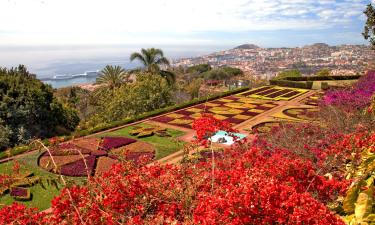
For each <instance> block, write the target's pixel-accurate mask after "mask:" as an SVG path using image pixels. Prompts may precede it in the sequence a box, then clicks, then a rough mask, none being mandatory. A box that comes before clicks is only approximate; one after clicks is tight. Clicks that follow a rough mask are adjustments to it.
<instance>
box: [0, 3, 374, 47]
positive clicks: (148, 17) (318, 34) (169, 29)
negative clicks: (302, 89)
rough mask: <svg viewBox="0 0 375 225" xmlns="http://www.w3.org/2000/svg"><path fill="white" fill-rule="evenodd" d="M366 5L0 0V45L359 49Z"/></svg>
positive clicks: (362, 41) (361, 41)
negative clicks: (340, 46) (338, 46)
mask: <svg viewBox="0 0 375 225" xmlns="http://www.w3.org/2000/svg"><path fill="white" fill-rule="evenodd" d="M370 2H371V1H370V0H136V1H129V0H63V1H62V0H0V8H1V9H2V13H1V14H0V45H2V46H48V45H62V46H64V45H119V44H121V45H123V44H125V45H150V46H151V45H155V46H158V45H176V46H200V45H201V46H209V45H212V46H220V45H222V46H236V45H239V44H242V43H255V44H258V45H260V46H264V47H280V46H301V45H305V44H309V43H315V42H325V43H328V44H332V45H334V44H364V43H366V42H365V41H364V40H363V38H362V36H361V32H362V29H363V25H364V22H365V18H364V16H363V10H364V9H365V7H366V5H367V4H369V3H370Z"/></svg>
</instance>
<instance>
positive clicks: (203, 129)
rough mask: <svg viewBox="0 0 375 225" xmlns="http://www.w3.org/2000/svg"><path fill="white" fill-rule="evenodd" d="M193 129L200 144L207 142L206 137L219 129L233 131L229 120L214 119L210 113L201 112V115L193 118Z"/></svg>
mask: <svg viewBox="0 0 375 225" xmlns="http://www.w3.org/2000/svg"><path fill="white" fill-rule="evenodd" d="M193 129H194V130H195V131H196V136H197V141H198V143H200V144H202V145H205V146H206V145H207V144H208V139H209V138H210V137H211V136H213V135H214V134H215V133H216V132H218V131H219V130H224V131H227V132H234V131H235V130H234V129H233V128H232V125H231V124H230V123H229V122H226V121H222V120H219V119H216V118H215V117H214V116H213V115H212V114H208V113H206V114H202V117H200V118H198V119H196V120H194V122H193Z"/></svg>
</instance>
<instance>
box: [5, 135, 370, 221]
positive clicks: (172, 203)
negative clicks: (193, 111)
mask: <svg viewBox="0 0 375 225" xmlns="http://www.w3.org/2000/svg"><path fill="white" fill-rule="evenodd" d="M374 140H375V134H374V133H372V134H368V133H363V132H356V133H353V134H352V135H347V136H344V137H343V139H341V140H340V141H338V142H336V143H334V144H333V145H330V146H328V147H326V148H322V149H321V152H323V151H324V152H325V156H324V157H322V158H321V159H319V160H318V161H316V160H310V159H307V158H304V157H301V156H300V155H299V154H296V153H294V152H293V151H289V150H287V149H278V148H272V149H271V148H269V149H264V148H259V147H252V146H251V145H250V144H248V145H243V146H240V145H238V146H235V147H233V148H231V149H226V150H225V151H224V153H223V157H222V158H217V159H216V168H215V174H214V176H215V179H214V185H213V186H211V182H212V180H211V176H212V173H211V163H210V162H205V161H203V162H198V163H190V162H187V163H186V164H182V165H181V166H172V165H167V166H160V165H153V166H147V165H145V164H141V165H137V164H133V163H130V162H123V163H121V164H118V165H114V166H113V167H112V169H111V170H110V171H109V172H107V173H105V174H104V175H103V176H101V177H98V178H91V180H90V181H89V182H88V185H87V186H85V187H80V186H74V187H71V188H68V189H64V190H63V191H62V193H61V195H60V196H58V197H57V198H55V199H54V200H53V202H52V213H51V214H49V215H45V216H43V220H44V222H43V223H44V224H63V223H70V224H82V223H85V224H119V223H120V224H163V223H166V224H169V223H175V224H273V223H280V224H344V223H343V222H342V221H341V219H340V218H339V217H338V216H336V215H335V214H334V213H333V212H331V211H330V210H329V209H328V208H327V207H326V204H327V203H330V202H333V201H336V200H337V197H338V196H339V195H343V194H345V192H346V190H347V187H348V185H349V181H348V180H345V179H342V174H341V175H340V174H333V176H331V177H327V176H323V175H320V171H319V169H320V168H319V165H320V164H321V163H323V162H324V161H325V160H330V159H331V158H334V157H335V156H336V155H340V157H339V158H340V159H341V158H342V160H344V159H345V157H349V156H348V155H347V153H348V152H350V151H351V152H357V151H359V150H360V149H365V148H366V149H367V148H371V147H372V146H373V145H374ZM341 153H343V154H341ZM326 162H327V161H326ZM212 187H213V188H212ZM12 207H13V208H14V207H15V206H8V207H4V208H3V209H1V210H0V218H2V217H7V221H8V222H9V221H12V218H13V219H18V218H19V217H20V215H18V214H17V215H14V214H11V217H8V215H7V213H8V212H9V211H11V210H13V209H12ZM17 207H19V206H17ZM15 210H17V209H15ZM22 213H23V215H24V216H25V214H26V215H27V214H28V215H29V216H31V217H32V216H36V215H38V214H35V212H34V211H27V210H24V211H22ZM25 217H26V216H25ZM2 219H3V220H5V218H2ZM82 221H83V222H82ZM24 224H33V221H26V222H25V223H24Z"/></svg>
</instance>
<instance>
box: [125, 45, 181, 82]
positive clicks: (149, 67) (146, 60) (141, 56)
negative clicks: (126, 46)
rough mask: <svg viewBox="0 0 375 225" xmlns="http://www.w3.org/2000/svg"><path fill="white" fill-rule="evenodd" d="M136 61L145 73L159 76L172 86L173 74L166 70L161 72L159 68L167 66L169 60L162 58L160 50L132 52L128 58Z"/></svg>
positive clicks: (174, 77)
mask: <svg viewBox="0 0 375 225" xmlns="http://www.w3.org/2000/svg"><path fill="white" fill-rule="evenodd" d="M134 60H138V61H139V62H140V63H141V64H142V65H143V67H144V69H145V71H146V72H149V73H153V74H159V75H160V76H162V77H164V78H165V79H167V81H168V83H169V84H172V83H174V82H175V80H176V76H175V74H174V73H172V72H170V71H166V70H161V68H160V66H162V65H167V66H169V65H170V63H169V60H168V59H167V58H166V57H165V56H164V53H163V51H162V50H161V49H158V48H148V49H144V48H142V49H141V52H134V53H133V54H131V56H130V61H134Z"/></svg>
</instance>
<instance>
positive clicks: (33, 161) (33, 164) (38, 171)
mask: <svg viewBox="0 0 375 225" xmlns="http://www.w3.org/2000/svg"><path fill="white" fill-rule="evenodd" d="M39 154H40V153H39V152H36V153H32V154H30V155H27V156H24V157H22V158H20V159H18V162H19V163H20V165H21V172H24V171H30V172H33V173H34V175H35V176H39V177H41V182H43V186H44V187H42V185H41V184H40V183H39V184H35V185H34V186H32V187H29V189H30V191H31V193H32V196H33V197H32V200H30V201H17V202H21V203H23V204H25V205H27V206H29V207H36V208H38V209H40V210H45V209H48V208H50V207H51V200H52V199H53V198H54V197H55V196H57V195H59V193H60V190H61V188H62V185H61V184H60V185H58V186H59V188H56V187H55V185H52V184H48V182H47V180H56V181H59V177H58V176H57V175H55V174H52V173H49V172H47V171H45V170H43V169H42V168H40V167H39V166H38V164H37V161H38V160H37V159H38V156H39ZM12 166H13V161H10V162H6V163H1V164H0V173H1V174H9V173H11V172H12ZM66 179H67V180H68V181H73V182H76V183H78V184H79V183H82V181H83V179H82V178H66ZM15 201H16V200H14V199H13V198H12V197H11V196H10V195H9V194H5V195H4V196H2V197H0V204H5V205H10V204H12V202H15ZM0 207H1V206H0Z"/></svg>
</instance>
